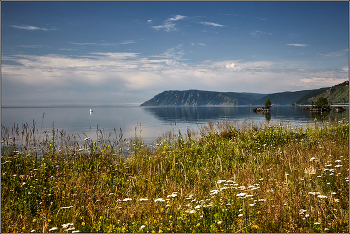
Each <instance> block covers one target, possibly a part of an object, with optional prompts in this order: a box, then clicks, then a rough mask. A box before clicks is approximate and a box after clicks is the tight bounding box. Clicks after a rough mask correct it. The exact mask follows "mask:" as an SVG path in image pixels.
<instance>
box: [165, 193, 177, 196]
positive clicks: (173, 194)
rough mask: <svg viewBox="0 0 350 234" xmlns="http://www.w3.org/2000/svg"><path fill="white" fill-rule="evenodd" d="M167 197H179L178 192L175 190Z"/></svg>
mask: <svg viewBox="0 0 350 234" xmlns="http://www.w3.org/2000/svg"><path fill="white" fill-rule="evenodd" d="M167 197H177V193H176V192H173V193H172V194H170V195H168V196H167Z"/></svg>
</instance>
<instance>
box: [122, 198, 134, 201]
mask: <svg viewBox="0 0 350 234" xmlns="http://www.w3.org/2000/svg"><path fill="white" fill-rule="evenodd" d="M131 200H132V199H131V198H124V199H123V201H131Z"/></svg>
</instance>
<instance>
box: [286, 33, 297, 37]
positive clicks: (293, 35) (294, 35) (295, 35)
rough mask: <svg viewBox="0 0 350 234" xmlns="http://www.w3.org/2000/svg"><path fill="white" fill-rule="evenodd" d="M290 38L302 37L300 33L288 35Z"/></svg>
mask: <svg viewBox="0 0 350 234" xmlns="http://www.w3.org/2000/svg"><path fill="white" fill-rule="evenodd" d="M286 35H287V36H288V37H290V38H296V37H300V35H301V34H300V33H287V34H286Z"/></svg>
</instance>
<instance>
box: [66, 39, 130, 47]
mask: <svg viewBox="0 0 350 234" xmlns="http://www.w3.org/2000/svg"><path fill="white" fill-rule="evenodd" d="M69 43H70V44H73V45H81V46H85V45H95V46H114V47H116V46H119V45H128V44H133V43H136V42H135V41H132V40H128V41H122V42H103V43H96V42H69Z"/></svg>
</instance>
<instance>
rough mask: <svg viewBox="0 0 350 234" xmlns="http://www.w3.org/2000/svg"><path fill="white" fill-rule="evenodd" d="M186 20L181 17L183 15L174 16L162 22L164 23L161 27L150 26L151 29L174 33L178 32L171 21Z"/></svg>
mask: <svg viewBox="0 0 350 234" xmlns="http://www.w3.org/2000/svg"><path fill="white" fill-rule="evenodd" d="M185 18H187V16H183V15H176V16H175V17H173V18H168V19H167V20H165V21H164V23H163V24H162V25H158V26H152V28H153V29H156V30H159V29H164V30H165V31H167V32H170V31H176V30H178V29H177V28H176V27H175V26H176V24H175V23H173V21H178V20H182V19H185ZM148 22H151V21H148Z"/></svg>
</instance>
